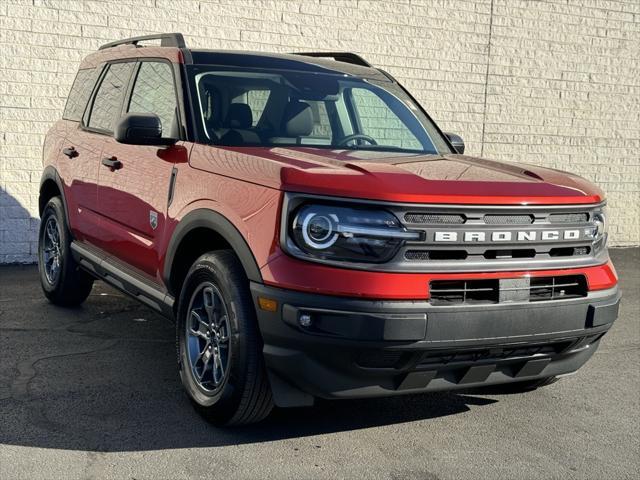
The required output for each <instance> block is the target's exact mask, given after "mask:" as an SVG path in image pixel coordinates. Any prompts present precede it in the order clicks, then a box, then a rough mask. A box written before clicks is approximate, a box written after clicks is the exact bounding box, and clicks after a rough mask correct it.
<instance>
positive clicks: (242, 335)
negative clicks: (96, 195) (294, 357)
mask: <svg viewBox="0 0 640 480" xmlns="http://www.w3.org/2000/svg"><path fill="white" fill-rule="evenodd" d="M176 345H177V350H178V365H179V368H180V378H181V380H182V384H183V385H184V388H185V390H186V391H187V394H188V395H189V397H190V399H191V401H192V402H193V404H194V406H195V408H196V409H197V410H198V411H199V412H200V413H201V414H202V415H203V416H204V417H205V418H206V419H207V420H209V421H211V422H212V423H214V424H216V425H221V426H222V425H223V426H231V425H242V424H248V423H255V422H258V421H260V420H262V419H263V418H265V417H266V416H267V415H268V414H269V412H271V409H272V408H273V400H272V396H271V388H270V385H269V381H268V378H267V374H266V371H265V367H264V360H263V357H262V341H261V338H260V333H259V331H258V326H257V320H256V314H255V310H254V307H253V302H252V300H251V295H250V292H249V285H248V280H247V277H246V275H245V273H244V270H243V268H242V265H241V264H240V262H239V260H238V258H237V257H236V255H235V254H234V253H233V252H232V251H229V250H222V251H216V252H211V253H207V254H205V255H202V256H201V257H200V258H199V259H198V260H196V262H195V263H194V264H193V266H192V267H191V269H190V270H189V272H188V274H187V277H186V279H185V282H184V285H183V288H182V292H181V294H180V299H179V303H178V318H177V322H176Z"/></svg>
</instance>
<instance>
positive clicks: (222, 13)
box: [0, 0, 640, 263]
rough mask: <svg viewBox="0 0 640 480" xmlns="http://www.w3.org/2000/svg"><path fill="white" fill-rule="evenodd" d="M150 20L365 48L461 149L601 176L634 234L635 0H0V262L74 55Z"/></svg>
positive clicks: (26, 213) (638, 113)
mask: <svg viewBox="0 0 640 480" xmlns="http://www.w3.org/2000/svg"><path fill="white" fill-rule="evenodd" d="M160 31H165V32H166V31H181V32H183V33H184V34H185V35H186V39H187V42H188V44H189V45H192V46H194V47H208V48H229V49H247V50H263V51H283V52H286V51H295V50H314V49H315V50H349V51H354V52H357V53H360V54H361V55H363V56H364V57H365V58H366V59H368V60H369V61H371V62H372V63H374V64H376V65H378V66H380V67H383V68H385V69H387V70H388V71H389V72H391V73H392V74H393V75H394V76H396V77H397V78H398V79H399V80H400V81H402V82H403V83H404V84H405V85H406V86H407V87H408V88H409V89H410V90H411V91H412V92H413V93H414V94H415V96H416V97H417V98H418V100H420V101H421V103H422V104H423V105H424V106H425V107H426V108H427V110H429V111H430V112H431V113H432V115H433V116H434V117H435V119H436V120H437V121H438V122H439V123H440V125H441V126H442V127H443V128H444V129H445V130H450V131H455V132H458V133H460V134H461V135H462V136H463V137H464V139H465V140H466V142H467V145H468V152H469V153H471V154H482V155H484V156H486V157H489V158H496V159H501V160H509V161H518V162H527V163H533V164H538V165H544V166H549V167H554V168H560V169H566V170H570V171H573V172H576V173H579V174H581V175H583V176H585V177H587V178H589V179H591V180H593V181H595V182H597V183H598V184H599V185H600V186H601V187H602V188H604V189H605V190H606V192H607V193H608V196H609V203H610V207H611V233H612V243H613V244H615V245H638V244H639V243H640V239H639V235H640V226H639V221H638V218H640V198H639V196H640V161H639V155H640V154H639V152H640V80H639V78H640V60H639V59H640V0H548V1H543V0H540V1H533V0H493V1H492V0H403V1H398V0H396V1H390V0H382V1H374V0H357V1H356V0H354V1H340V0H333V1H332V0H285V1H275V0H271V1H269V0H261V1H249V0H218V1H215V0H211V1H205V0H202V1H198V0H123V1H115V0H113V1H107V0H102V1H99V0H91V1H89V0H87V1H79V0H0V263H3V262H4V263H6V262H31V261H34V260H35V255H34V253H35V250H36V230H37V225H38V222H37V220H36V219H35V218H36V217H37V186H38V182H39V178H40V169H41V145H42V138H43V135H44V134H45V132H46V131H47V129H48V127H49V125H50V124H51V123H52V122H53V121H54V120H56V119H57V118H58V117H59V116H60V113H61V110H62V108H63V105H64V101H65V97H66V94H67V92H68V90H69V87H70V86H71V82H72V80H73V77H74V74H75V71H76V68H77V65H78V62H79V61H80V59H81V58H82V57H83V56H84V55H86V54H87V53H89V52H91V51H93V50H95V49H96V48H97V47H98V46H99V45H101V44H102V43H105V42H107V41H110V40H114V39H119V38H122V37H128V36H133V35H141V34H147V33H155V32H160Z"/></svg>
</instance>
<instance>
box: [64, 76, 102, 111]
mask: <svg viewBox="0 0 640 480" xmlns="http://www.w3.org/2000/svg"><path fill="white" fill-rule="evenodd" d="M96 77H97V71H96V69H95V68H87V69H84V70H78V74H77V75H76V79H75V80H74V81H73V85H72V86H71V91H70V92H69V96H68V97H67V103H66V105H65V107H64V113H63V114H62V118H64V119H65V120H71V121H74V122H79V121H80V119H81V118H82V114H83V113H84V110H85V108H86V107H87V102H88V101H89V97H90V96H91V92H92V90H93V87H94V86H95V84H96Z"/></svg>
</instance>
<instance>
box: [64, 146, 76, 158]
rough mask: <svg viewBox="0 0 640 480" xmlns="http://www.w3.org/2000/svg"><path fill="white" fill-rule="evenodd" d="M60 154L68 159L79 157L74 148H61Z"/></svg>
mask: <svg viewBox="0 0 640 480" xmlns="http://www.w3.org/2000/svg"><path fill="white" fill-rule="evenodd" d="M62 153H64V154H65V155H66V156H67V157H69V158H75V157H77V156H78V155H80V154H79V153H78V151H77V150H76V149H75V147H67V148H63V149H62Z"/></svg>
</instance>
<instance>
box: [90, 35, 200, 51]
mask: <svg viewBox="0 0 640 480" xmlns="http://www.w3.org/2000/svg"><path fill="white" fill-rule="evenodd" d="M147 40H160V46H161V47H178V48H186V47H187V45H186V43H184V37H183V36H182V34H181V33H157V34H154V35H143V36H141V37H131V38H125V39H123V40H116V41H115V42H109V43H105V44H104V45H102V46H100V48H98V50H104V49H106V48H112V47H117V46H118V45H138V42H144V41H147Z"/></svg>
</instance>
